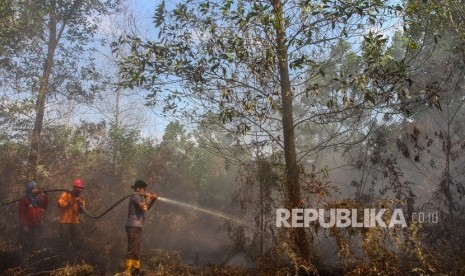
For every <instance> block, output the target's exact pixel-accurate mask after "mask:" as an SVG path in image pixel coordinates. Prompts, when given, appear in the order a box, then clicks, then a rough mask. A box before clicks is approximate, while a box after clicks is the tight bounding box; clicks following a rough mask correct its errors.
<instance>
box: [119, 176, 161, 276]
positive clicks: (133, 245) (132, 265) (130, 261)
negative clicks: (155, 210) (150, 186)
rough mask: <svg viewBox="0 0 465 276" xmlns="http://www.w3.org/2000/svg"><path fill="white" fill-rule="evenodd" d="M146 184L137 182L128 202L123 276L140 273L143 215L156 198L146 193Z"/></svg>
mask: <svg viewBox="0 0 465 276" xmlns="http://www.w3.org/2000/svg"><path fill="white" fill-rule="evenodd" d="M146 187H147V183H145V181H143V180H137V181H136V182H135V183H134V185H133V186H131V188H132V189H134V194H133V195H132V196H131V198H130V200H129V206H128V218H127V221H126V234H127V237H128V252H127V255H126V261H125V267H126V270H125V272H124V275H139V274H140V273H141V271H140V267H141V265H140V241H141V236H142V226H143V222H144V214H145V212H147V211H148V210H149V209H151V208H152V206H153V204H154V203H155V199H156V198H157V195H156V194H150V193H146V192H145V189H146Z"/></svg>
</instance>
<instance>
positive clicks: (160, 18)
mask: <svg viewBox="0 0 465 276" xmlns="http://www.w3.org/2000/svg"><path fill="white" fill-rule="evenodd" d="M164 12H165V0H163V1H161V3H160V4H159V5H158V6H157V8H156V9H155V15H154V17H153V18H154V20H155V21H154V23H155V27H158V26H160V25H161V24H163V22H164V20H165V18H164Z"/></svg>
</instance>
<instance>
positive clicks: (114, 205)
mask: <svg viewBox="0 0 465 276" xmlns="http://www.w3.org/2000/svg"><path fill="white" fill-rule="evenodd" d="M49 192H68V193H71V191H70V190H67V189H51V190H43V191H40V193H49ZM133 194H134V193H130V194H128V195H126V196H124V197H122V198H121V199H120V200H118V201H117V202H115V203H114V204H113V205H111V206H110V207H109V208H108V209H106V210H105V211H104V212H103V213H101V214H99V215H92V214H91V213H90V212H89V211H87V210H86V208H84V206H82V205H81V204H79V208H80V209H81V211H82V213H83V214H85V215H86V216H88V217H90V218H93V219H99V218H101V217H103V216H104V215H106V214H107V213H108V212H110V211H111V210H113V208H115V207H116V206H118V205H119V204H120V203H121V202H123V201H124V200H125V199H127V198H129V197H130V196H132V195H133ZM141 195H146V194H145V193H144V194H141ZM23 198H24V197H21V198H18V199H15V200H10V201H7V202H3V203H1V204H0V207H2V206H5V205H9V204H13V203H15V202H18V201H21V200H22V199H23Z"/></svg>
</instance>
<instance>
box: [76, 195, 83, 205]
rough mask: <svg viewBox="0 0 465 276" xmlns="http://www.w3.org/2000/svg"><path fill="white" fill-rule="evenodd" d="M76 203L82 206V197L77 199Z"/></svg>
mask: <svg viewBox="0 0 465 276" xmlns="http://www.w3.org/2000/svg"><path fill="white" fill-rule="evenodd" d="M76 203H77V204H79V205H82V203H83V200H82V197H80V196H78V197H76Z"/></svg>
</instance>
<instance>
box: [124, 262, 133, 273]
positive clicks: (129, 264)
mask: <svg viewBox="0 0 465 276" xmlns="http://www.w3.org/2000/svg"><path fill="white" fill-rule="evenodd" d="M134 262H135V260H134V259H129V258H128V259H126V261H125V262H124V267H125V268H126V270H125V271H124V275H125V276H131V275H132V268H133V267H134Z"/></svg>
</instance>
